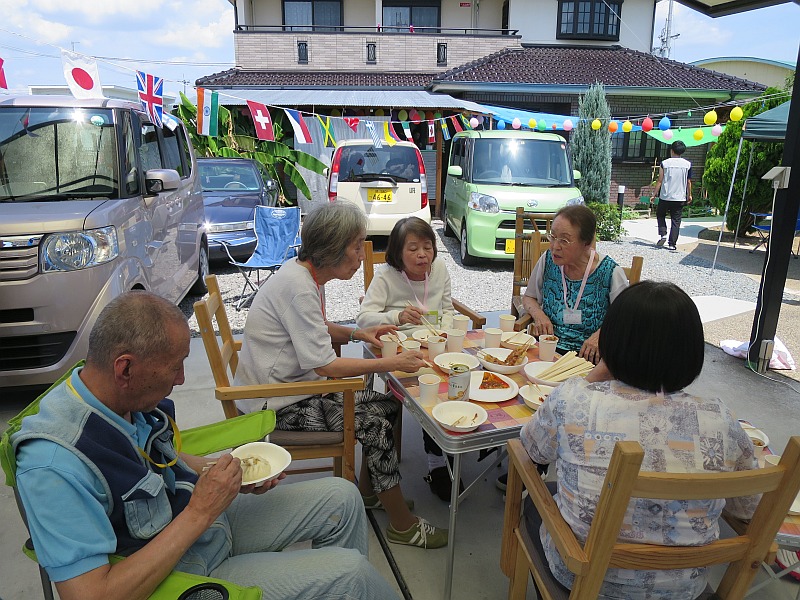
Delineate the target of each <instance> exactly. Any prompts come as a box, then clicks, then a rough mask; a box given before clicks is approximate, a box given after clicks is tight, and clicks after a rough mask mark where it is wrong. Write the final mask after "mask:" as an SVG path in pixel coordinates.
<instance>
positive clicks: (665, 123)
mask: <svg viewBox="0 0 800 600" xmlns="http://www.w3.org/2000/svg"><path fill="white" fill-rule="evenodd" d="M670 127H672V123H671V122H670V120H669V117H668V116H667V115H664V116H663V117H661V120H660V121H659V122H658V128H659V129H660V130H661V131H666V130H667V129H669V128H670Z"/></svg>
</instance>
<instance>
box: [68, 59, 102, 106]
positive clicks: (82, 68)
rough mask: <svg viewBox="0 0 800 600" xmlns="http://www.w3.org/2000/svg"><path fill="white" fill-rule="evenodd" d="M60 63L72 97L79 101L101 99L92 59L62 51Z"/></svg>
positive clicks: (95, 66)
mask: <svg viewBox="0 0 800 600" xmlns="http://www.w3.org/2000/svg"><path fill="white" fill-rule="evenodd" d="M61 62H62V63H63V64H64V77H65V79H66V80H67V85H68V86H69V91H70V92H72V95H73V96H75V97H76V98H78V99H79V100H85V99H86V98H102V97H103V88H102V87H101V86H100V74H99V73H98V72H97V62H96V61H95V60H94V59H93V58H91V57H89V56H83V55H82V54H76V53H75V52H67V51H66V50H62V51H61Z"/></svg>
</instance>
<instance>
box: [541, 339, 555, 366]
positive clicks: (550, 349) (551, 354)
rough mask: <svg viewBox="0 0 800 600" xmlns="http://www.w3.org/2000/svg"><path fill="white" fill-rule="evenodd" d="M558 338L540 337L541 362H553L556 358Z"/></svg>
mask: <svg viewBox="0 0 800 600" xmlns="http://www.w3.org/2000/svg"><path fill="white" fill-rule="evenodd" d="M557 345H558V338H557V337H556V336H554V335H540V336H539V360H544V361H552V360H553V359H554V358H555V357H556V346H557Z"/></svg>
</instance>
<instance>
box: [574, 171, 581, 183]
mask: <svg viewBox="0 0 800 600" xmlns="http://www.w3.org/2000/svg"><path fill="white" fill-rule="evenodd" d="M572 177H573V178H574V179H575V181H577V180H578V179H580V178H581V172H580V171H578V170H577V169H572Z"/></svg>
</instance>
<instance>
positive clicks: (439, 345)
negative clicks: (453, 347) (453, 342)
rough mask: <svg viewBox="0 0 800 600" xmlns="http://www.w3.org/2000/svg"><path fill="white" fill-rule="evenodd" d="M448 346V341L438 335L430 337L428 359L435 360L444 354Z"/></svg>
mask: <svg viewBox="0 0 800 600" xmlns="http://www.w3.org/2000/svg"><path fill="white" fill-rule="evenodd" d="M446 346H447V339H446V338H443V337H440V336H438V335H429V336H428V357H429V358H430V359H431V360H433V359H434V358H436V357H437V356H439V355H440V354H442V353H443V352H444V349H445V347H446Z"/></svg>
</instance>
